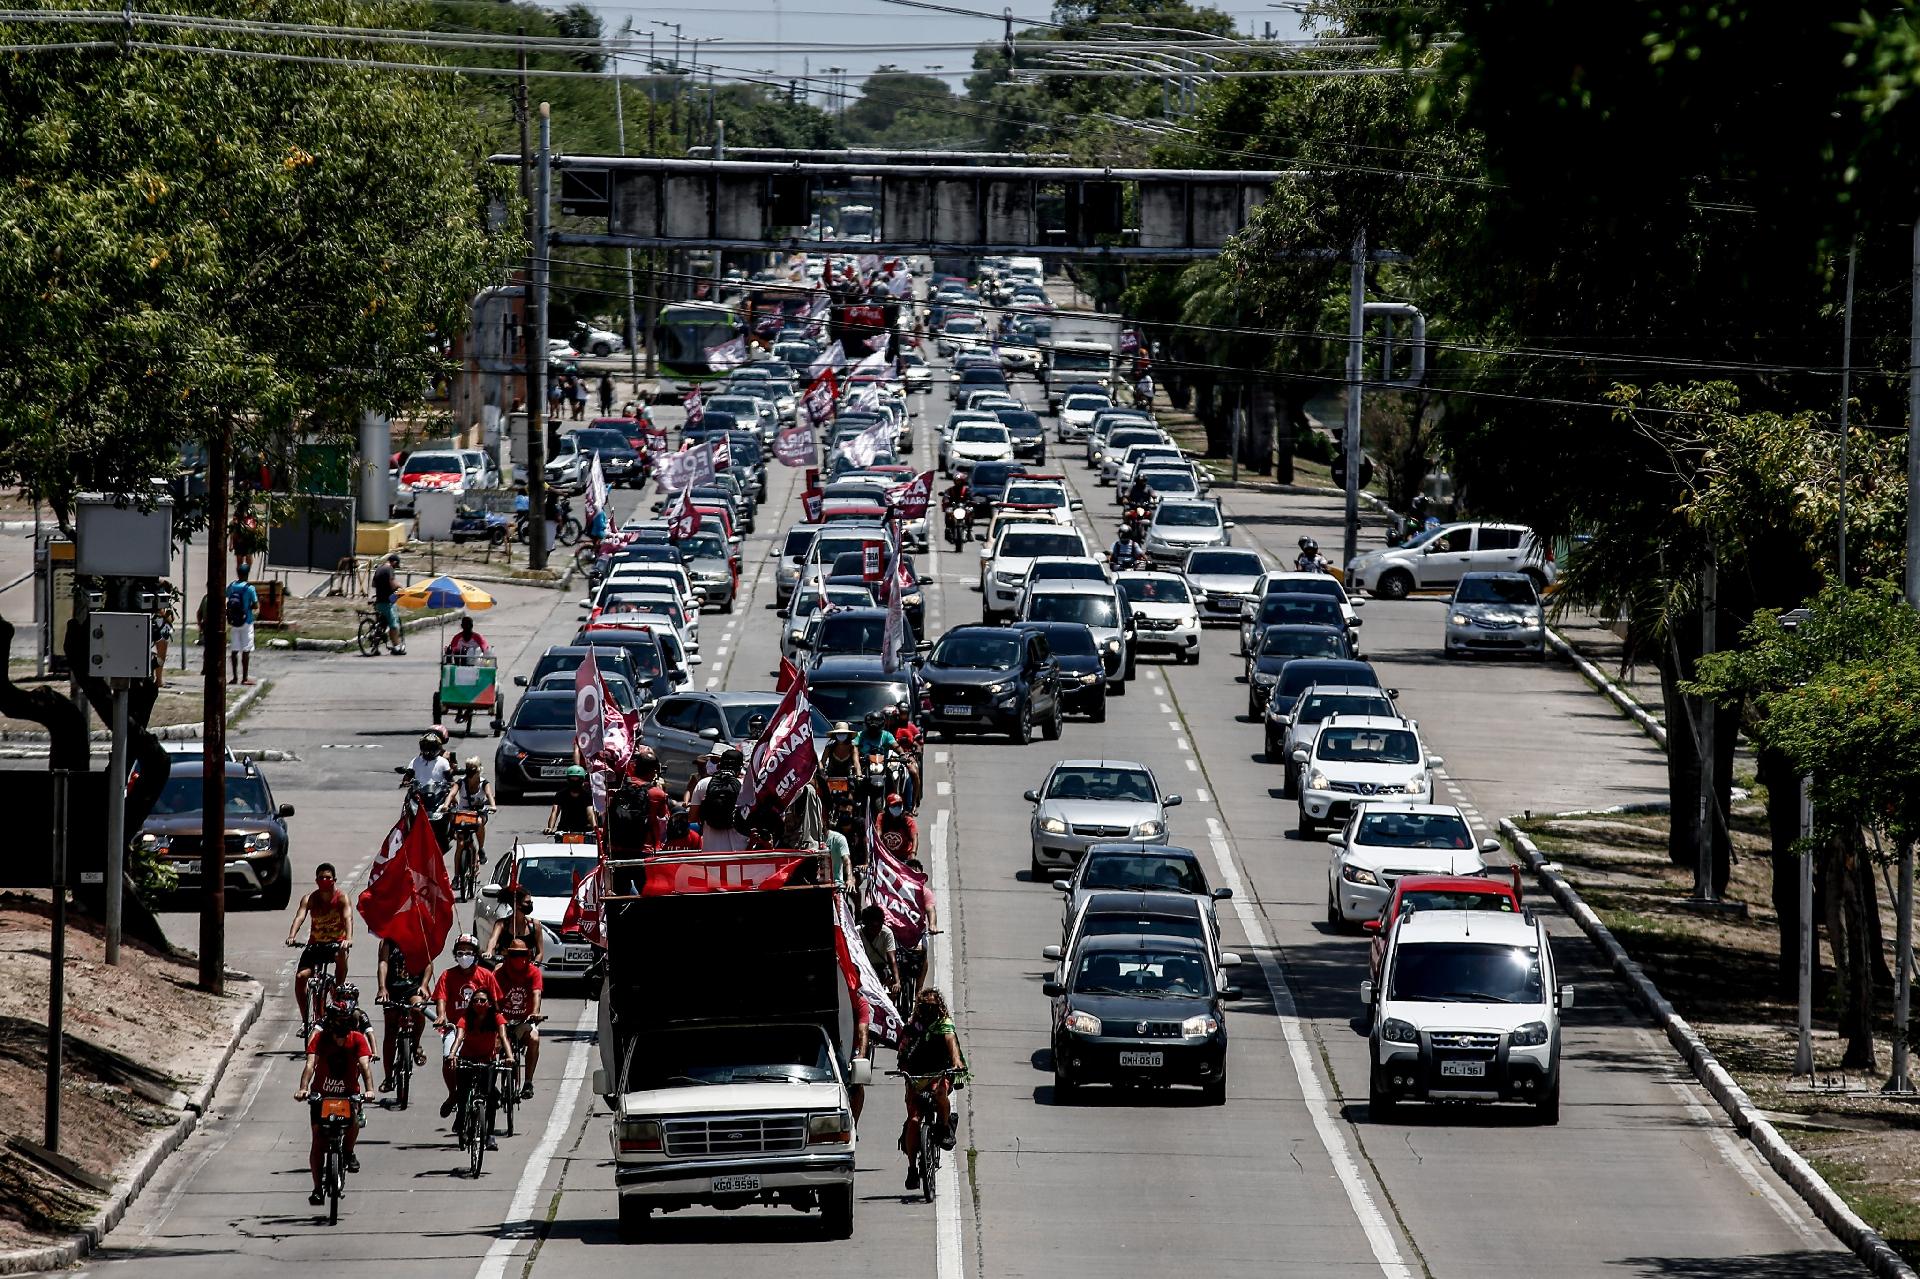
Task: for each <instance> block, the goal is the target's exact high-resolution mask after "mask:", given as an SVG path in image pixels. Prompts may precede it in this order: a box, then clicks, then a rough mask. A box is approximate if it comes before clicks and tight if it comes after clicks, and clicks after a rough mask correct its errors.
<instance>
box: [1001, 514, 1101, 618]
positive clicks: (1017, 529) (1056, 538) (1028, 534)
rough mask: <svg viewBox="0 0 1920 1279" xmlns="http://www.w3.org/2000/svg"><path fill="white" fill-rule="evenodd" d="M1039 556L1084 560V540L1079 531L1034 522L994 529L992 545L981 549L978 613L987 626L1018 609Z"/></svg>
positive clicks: (1085, 555)
mask: <svg viewBox="0 0 1920 1279" xmlns="http://www.w3.org/2000/svg"><path fill="white" fill-rule="evenodd" d="M1041 555H1068V556H1073V557H1075V558H1085V557H1087V555H1088V549H1087V543H1086V539H1085V538H1083V537H1081V536H1080V532H1079V530H1078V529H1074V528H1069V527H1066V526H1064V525H1060V524H1055V523H1052V522H1050V521H1049V522H1046V523H1042V522H1040V521H1037V520H1035V521H1032V522H1027V523H1019V524H1002V525H1001V526H1000V527H999V528H997V529H996V530H994V534H993V542H992V544H991V545H988V546H983V547H981V548H980V611H981V615H982V616H983V618H984V619H985V620H986V622H987V623H988V624H989V625H991V624H992V623H993V622H995V621H998V620H999V619H1001V618H1006V617H1011V616H1012V615H1013V612H1014V610H1015V609H1016V608H1018V607H1019V606H1020V593H1021V591H1022V590H1023V589H1025V587H1026V584H1027V569H1028V567H1029V566H1031V565H1032V563H1033V561H1034V559H1035V558H1036V557H1037V556H1041Z"/></svg>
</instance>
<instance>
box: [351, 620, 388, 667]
mask: <svg viewBox="0 0 1920 1279" xmlns="http://www.w3.org/2000/svg"><path fill="white" fill-rule="evenodd" d="M384 629H385V628H384V627H382V626H381V625H380V619H379V618H377V617H363V618H361V619H360V627H359V629H358V630H357V631H355V632H354V643H355V644H356V645H357V646H358V647H359V649H360V656H362V657H372V656H373V655H374V654H375V653H378V652H379V651H380V636H381V633H382V632H383V631H384Z"/></svg>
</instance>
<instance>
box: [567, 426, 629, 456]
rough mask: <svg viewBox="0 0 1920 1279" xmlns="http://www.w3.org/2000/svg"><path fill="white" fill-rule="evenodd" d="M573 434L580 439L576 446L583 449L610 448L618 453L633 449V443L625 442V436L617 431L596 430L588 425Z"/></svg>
mask: <svg viewBox="0 0 1920 1279" xmlns="http://www.w3.org/2000/svg"><path fill="white" fill-rule="evenodd" d="M573 436H574V438H575V439H576V440H578V441H580V443H579V445H578V446H577V447H579V448H583V449H612V450H614V451H615V452H619V453H628V452H631V451H632V450H633V445H631V444H629V443H627V437H626V436H624V435H622V434H620V432H618V431H607V430H596V429H594V428H593V427H590V426H589V427H582V428H581V429H580V430H578V431H575V432H574V433H573Z"/></svg>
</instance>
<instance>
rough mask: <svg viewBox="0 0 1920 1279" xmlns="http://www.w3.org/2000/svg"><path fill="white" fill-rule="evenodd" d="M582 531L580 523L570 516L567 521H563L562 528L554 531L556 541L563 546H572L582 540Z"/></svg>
mask: <svg viewBox="0 0 1920 1279" xmlns="http://www.w3.org/2000/svg"><path fill="white" fill-rule="evenodd" d="M582 531H583V530H582V529H581V527H580V521H579V520H577V519H575V518H573V517H572V516H571V515H569V516H568V517H567V518H566V519H564V520H561V521H560V527H559V528H557V529H555V530H554V539H555V540H556V541H558V542H559V543H560V545H562V546H572V545H573V544H574V543H575V542H577V541H579V540H580V534H581V532H582Z"/></svg>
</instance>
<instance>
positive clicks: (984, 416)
mask: <svg viewBox="0 0 1920 1279" xmlns="http://www.w3.org/2000/svg"><path fill="white" fill-rule="evenodd" d="M968 422H978V423H980V424H981V425H983V426H999V425H1001V422H1000V419H999V418H998V417H996V416H994V414H993V412H992V411H991V410H988V409H981V410H979V411H978V412H975V411H972V410H969V409H955V410H954V411H953V413H952V414H951V415H950V416H949V417H948V418H947V420H946V421H945V422H944V423H942V424H941V427H940V438H939V440H938V441H937V442H936V443H935V444H934V459H935V461H936V462H937V463H938V464H939V467H940V471H941V473H942V474H945V473H946V472H947V471H949V470H951V469H952V468H951V466H950V462H951V458H950V457H949V453H948V450H950V449H951V448H952V447H953V436H954V433H955V432H956V431H958V430H959V429H960V428H961V427H962V426H965V425H966V424H967V423H968ZM1008 439H1009V440H1011V439H1012V436H1011V434H1009V436H1008Z"/></svg>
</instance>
